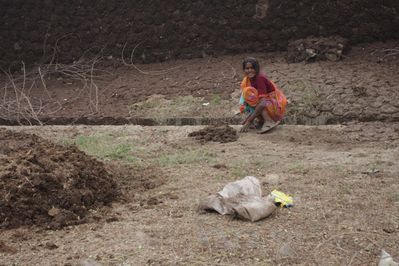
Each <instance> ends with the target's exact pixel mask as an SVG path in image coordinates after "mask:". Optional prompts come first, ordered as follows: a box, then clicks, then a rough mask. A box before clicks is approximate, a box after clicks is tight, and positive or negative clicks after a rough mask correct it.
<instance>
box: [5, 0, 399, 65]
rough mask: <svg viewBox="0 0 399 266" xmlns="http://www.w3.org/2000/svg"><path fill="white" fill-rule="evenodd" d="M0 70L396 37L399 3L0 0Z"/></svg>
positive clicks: (341, 0)
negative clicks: (86, 59)
mask: <svg viewBox="0 0 399 266" xmlns="http://www.w3.org/2000/svg"><path fill="white" fill-rule="evenodd" d="M0 6H1V8H0V66H1V67H3V68H4V67H9V66H10V65H11V66H12V65H14V66H15V65H18V64H20V62H21V61H22V60H23V61H24V62H25V63H26V64H32V63H36V62H37V63H40V62H45V61H49V60H51V59H52V58H53V59H55V60H58V61H59V62H71V61H73V60H77V59H78V58H80V57H81V56H82V55H86V56H93V55H96V54H101V55H104V56H106V57H108V58H110V56H112V58H119V57H121V53H122V50H123V48H124V47H125V50H124V51H125V53H124V54H125V56H126V57H128V58H129V57H130V55H131V51H133V49H134V52H135V53H134V60H135V61H136V62H137V61H141V62H154V61H162V60H168V59H172V58H193V57H201V56H207V55H215V54H225V53H241V52H255V51H273V50H285V49H286V48H287V42H288V41H289V40H291V39H298V38H303V37H306V36H309V35H314V36H329V35H341V36H343V37H346V38H348V39H349V40H350V42H352V43H358V42H368V41H375V40H386V39H397V38H399V31H398V29H399V16H398V12H399V1H398V0H368V1H364V0H328V1H320V0H302V1H299V0H224V1H219V0H201V1H200V0H168V1H165V0H114V1H109V0H97V1H95V0H69V1H60V0H42V1H37V0H13V1H10V0H0Z"/></svg>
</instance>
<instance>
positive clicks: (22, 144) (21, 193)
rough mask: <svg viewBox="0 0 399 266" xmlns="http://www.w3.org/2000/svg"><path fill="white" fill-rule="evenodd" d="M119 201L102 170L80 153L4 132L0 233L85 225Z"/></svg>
mask: <svg viewBox="0 0 399 266" xmlns="http://www.w3.org/2000/svg"><path fill="white" fill-rule="evenodd" d="M118 195H119V189H118V187H117V184H116V182H115V181H114V179H113V176H112V174H110V173H109V172H108V171H107V170H106V169H105V166H104V164H103V163H102V162H100V161H97V160H96V159H94V158H92V157H90V156H88V155H86V154H85V153H83V152H82V151H80V150H79V149H78V148H77V147H75V146H61V145H57V144H54V143H51V142H49V141H48V140H45V139H43V138H41V137H38V136H36V135H31V134H26V133H18V132H13V131H9V130H5V129H0V228H16V227H19V226H30V225H37V226H39V227H45V228H50V229H58V228H61V227H63V226H67V225H74V224H80V223H84V222H85V217H86V215H87V214H88V211H89V209H93V208H97V207H101V206H103V205H106V204H109V203H110V202H112V201H113V200H114V199H115V198H116V197H117V196H118Z"/></svg>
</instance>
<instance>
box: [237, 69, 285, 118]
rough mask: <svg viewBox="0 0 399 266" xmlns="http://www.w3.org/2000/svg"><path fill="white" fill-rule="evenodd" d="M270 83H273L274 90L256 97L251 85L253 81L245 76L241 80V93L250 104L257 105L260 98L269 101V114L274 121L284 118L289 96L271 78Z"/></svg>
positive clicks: (267, 108)
mask: <svg viewBox="0 0 399 266" xmlns="http://www.w3.org/2000/svg"><path fill="white" fill-rule="evenodd" d="M270 83H271V84H272V85H273V87H274V91H273V92H270V93H267V94H262V95H258V97H257V98H256V99H254V97H253V95H254V94H255V93H253V91H254V89H255V88H253V87H252V86H251V81H250V80H249V78H248V77H244V79H243V80H242V82H241V92H242V93H241V95H242V98H243V99H244V101H245V102H246V103H247V104H248V105H250V106H256V105H257V104H258V102H259V99H261V98H265V99H266V102H267V103H266V107H265V109H266V111H267V114H268V115H269V117H270V118H271V119H273V121H275V122H277V121H281V120H282V119H283V118H284V115H285V109H286V106H287V98H286V97H285V95H284V93H283V92H282V91H281V90H280V89H279V88H278V87H277V85H276V84H274V82H272V81H271V80H270ZM255 90H256V89H255ZM256 94H257V93H256Z"/></svg>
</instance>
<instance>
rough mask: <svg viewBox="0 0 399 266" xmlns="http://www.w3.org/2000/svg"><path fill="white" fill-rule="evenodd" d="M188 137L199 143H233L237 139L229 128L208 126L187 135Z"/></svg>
mask: <svg viewBox="0 0 399 266" xmlns="http://www.w3.org/2000/svg"><path fill="white" fill-rule="evenodd" d="M188 136H189V137H193V138H195V139H196V140H199V141H200V142H202V143H204V142H208V141H215V142H221V143H226V142H233V141H236V140H237V139H238V134H237V131H236V130H235V129H234V128H232V127H230V126H208V127H206V128H204V129H201V130H199V131H194V132H191V133H190V134H188Z"/></svg>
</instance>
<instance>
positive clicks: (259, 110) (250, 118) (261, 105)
mask: <svg viewBox="0 0 399 266" xmlns="http://www.w3.org/2000/svg"><path fill="white" fill-rule="evenodd" d="M265 107H266V99H265V98H261V99H260V100H259V103H258V104H257V105H256V107H255V111H254V112H253V113H252V114H251V115H249V116H248V117H247V118H246V119H245V120H244V122H242V124H243V127H242V128H241V130H240V132H246V131H248V129H249V126H250V125H251V123H252V121H254V119H255V118H256V117H258V116H259V115H260V114H262V112H263V110H264V109H265Z"/></svg>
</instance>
